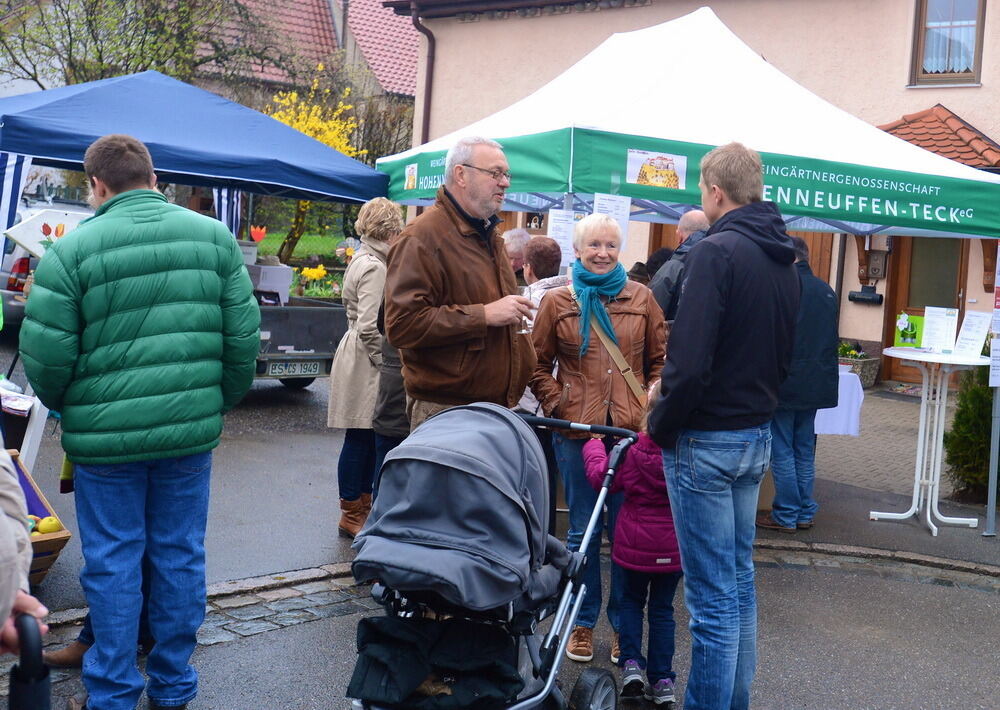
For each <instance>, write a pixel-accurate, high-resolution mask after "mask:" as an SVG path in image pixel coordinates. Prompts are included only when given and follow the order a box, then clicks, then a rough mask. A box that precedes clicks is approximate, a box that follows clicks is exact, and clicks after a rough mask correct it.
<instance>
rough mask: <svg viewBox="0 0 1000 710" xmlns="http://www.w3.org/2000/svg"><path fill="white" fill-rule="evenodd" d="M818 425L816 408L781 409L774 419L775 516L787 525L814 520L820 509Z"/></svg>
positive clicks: (772, 513)
mask: <svg viewBox="0 0 1000 710" xmlns="http://www.w3.org/2000/svg"><path fill="white" fill-rule="evenodd" d="M815 425H816V410H815V409H808V410H805V411H792V410H789V409H779V410H778V411H776V412H775V413H774V419H772V420H771V473H772V474H773V476H774V503H773V504H772V506H771V517H772V518H773V519H774V522H776V523H777V524H778V525H784V526H785V527H786V528H794V527H795V525H796V524H797V523H811V522H812V520H813V518H814V517H816V511H817V510H819V505H817V504H816V500H815V499H814V498H813V483H815V481H816V426H815Z"/></svg>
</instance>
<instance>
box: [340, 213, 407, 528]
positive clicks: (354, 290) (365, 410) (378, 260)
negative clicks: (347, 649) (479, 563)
mask: <svg viewBox="0 0 1000 710" xmlns="http://www.w3.org/2000/svg"><path fill="white" fill-rule="evenodd" d="M354 229H355V230H356V231H357V233H358V234H359V235H360V236H361V248H360V249H358V251H357V252H356V253H355V254H354V258H353V259H352V260H351V263H350V265H348V267H347V271H346V272H345V274H344V288H343V291H342V298H343V301H344V308H345V309H346V311H347V332H346V333H345V334H344V337H343V339H342V340H341V341H340V345H338V346H337V354H336V356H335V357H334V358H333V371H332V372H331V373H330V401H329V409H328V413H327V422H326V423H327V426H329V427H332V428H336V429H344V430H345V431H344V446H343V448H342V449H341V450H340V461H339V463H338V465H337V481H338V485H339V488H340V510H341V516H340V523H339V524H338V525H337V529H338V530H339V531H340V534H341V535H345V536H346V537H352V538H353V537H354V536H355V535H357V534H358V531H359V530H361V526H362V525H364V524H365V520H366V519H367V518H368V512H369V511H370V510H371V505H372V479H373V478H374V476H375V432H374V430H373V429H372V415H373V414H374V412H375V397H376V395H377V393H378V373H379V365H380V364H381V363H382V336H381V334H379V331H378V325H377V322H378V311H379V306H381V305H382V291H383V289H384V287H385V260H386V256H387V255H388V253H389V240H391V239H392V238H393V237H395V236H396V235H397V234H399V233H400V232H401V231H402V229H403V219H402V215H401V212H400V209H399V206H398V205H396V204H395V203H394V202H392V201H390V200H387V199H386V198H384V197H376V198H375V199H374V200H370V201H368V202H366V203H365V204H364V205H363V206H362V207H361V211H360V212H359V213H358V219H357V221H356V222H355V223H354Z"/></svg>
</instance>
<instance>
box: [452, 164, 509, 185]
mask: <svg viewBox="0 0 1000 710" xmlns="http://www.w3.org/2000/svg"><path fill="white" fill-rule="evenodd" d="M461 165H462V166H463V167H466V168H472V169H473V170H478V171H479V172H481V173H486V174H487V175H489V176H490V177H491V178H493V179H494V180H496V181H497V182H500V179H501V178H507V181H508V182H510V170H501V169H500V168H493V170H487V169H486V168H477V167H476V166H475V165H469V164H468V163H461Z"/></svg>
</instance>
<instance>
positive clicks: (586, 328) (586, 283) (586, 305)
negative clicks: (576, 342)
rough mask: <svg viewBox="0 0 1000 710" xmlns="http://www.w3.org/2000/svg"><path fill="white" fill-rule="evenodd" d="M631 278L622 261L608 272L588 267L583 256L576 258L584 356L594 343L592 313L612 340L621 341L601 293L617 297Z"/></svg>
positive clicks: (576, 277) (574, 274)
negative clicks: (581, 259) (591, 332)
mask: <svg viewBox="0 0 1000 710" xmlns="http://www.w3.org/2000/svg"><path fill="white" fill-rule="evenodd" d="M626 281H628V274H627V273H625V267H624V266H622V265H621V264H618V265H616V266H615V268H614V269H612V270H611V271H609V272H608V273H606V274H595V273H593V272H591V271H587V269H585V268H584V266H583V264H581V263H580V260H579V259H577V260H576V261H574V262H573V290H574V291H576V302H577V303H578V304H579V305H580V340H581V342H580V358H581V359H582V358H583V356H584V355H585V354H586V352H587V348H589V347H590V314H591V313H593V314H594V315H595V316H597V322H598V323H600V325H601V327H602V328H604V332H605V333H607V334H608V335H609V336H610V337H611V340H612V342H614V344H615V345H617V344H618V337H617V336H616V335H615V329H614V327H612V325H611V316H609V315H608V311H607V309H606V308H605V307H604V304H603V303H601V296H607V297H608V298H614V297H615V296H617V295H618V294H619V293H620V292H621V290H622V288H623V287H624V286H625V282H626Z"/></svg>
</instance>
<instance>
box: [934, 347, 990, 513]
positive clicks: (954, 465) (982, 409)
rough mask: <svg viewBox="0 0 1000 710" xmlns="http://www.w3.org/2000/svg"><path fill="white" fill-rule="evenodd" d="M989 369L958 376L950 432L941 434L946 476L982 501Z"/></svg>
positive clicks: (986, 475)
mask: <svg viewBox="0 0 1000 710" xmlns="http://www.w3.org/2000/svg"><path fill="white" fill-rule="evenodd" d="M989 372H990V369H989V368H988V367H977V368H975V369H973V370H966V371H964V372H963V373H962V375H961V379H960V380H959V388H958V406H957V407H956V409H955V421H954V422H953V423H952V426H951V431H947V432H945V435H944V449H945V461H946V462H947V464H948V475H949V477H950V478H951V480H952V481H953V482H954V483H955V486H956V488H957V489H958V490H959V491H960V492H963V493H966V494H970V495H973V496H977V497H982V499H983V500H984V501H985V500H986V487H987V481H988V478H989V468H990V424H991V420H992V417H993V392H992V390H991V389H990V385H989V381H990V374H989Z"/></svg>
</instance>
